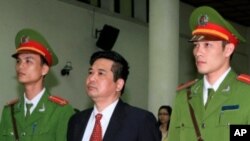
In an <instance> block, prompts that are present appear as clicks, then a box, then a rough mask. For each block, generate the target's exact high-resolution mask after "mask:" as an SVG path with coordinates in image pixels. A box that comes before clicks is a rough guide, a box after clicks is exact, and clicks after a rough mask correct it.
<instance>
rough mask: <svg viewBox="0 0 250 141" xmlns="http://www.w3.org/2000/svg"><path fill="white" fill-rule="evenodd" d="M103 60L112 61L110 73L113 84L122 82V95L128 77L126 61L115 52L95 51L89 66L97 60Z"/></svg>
mask: <svg viewBox="0 0 250 141" xmlns="http://www.w3.org/2000/svg"><path fill="white" fill-rule="evenodd" d="M100 58H105V59H109V60H112V61H113V62H114V63H113V65H112V67H111V71H112V72H113V76H114V82H116V81H117V80H118V79H120V78H121V79H123V80H124V86H123V88H122V90H121V94H123V92H124V89H125V84H126V81H127V78H128V75H129V65H128V62H127V61H126V59H125V58H124V57H123V56H122V55H120V54H119V53H117V52H115V51H97V52H95V53H94V54H93V55H92V56H91V58H90V61H89V63H90V65H93V64H94V62H95V61H96V60H97V59H100Z"/></svg>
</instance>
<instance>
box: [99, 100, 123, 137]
mask: <svg viewBox="0 0 250 141" xmlns="http://www.w3.org/2000/svg"><path fill="white" fill-rule="evenodd" d="M124 108H125V106H124V103H123V102H122V100H119V102H118V103H117V105H116V108H115V110H114V112H113V114H112V116H111V119H110V121H109V125H108V127H107V130H106V133H105V135H104V138H103V141H111V140H114V138H115V135H117V132H118V131H119V130H120V127H121V123H122V120H123V119H124V118H125V116H126V112H125V111H126V110H125V109H124Z"/></svg>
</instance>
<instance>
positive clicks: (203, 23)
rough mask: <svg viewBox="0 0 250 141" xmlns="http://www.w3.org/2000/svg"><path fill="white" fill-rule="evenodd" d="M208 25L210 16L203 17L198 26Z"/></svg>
mask: <svg viewBox="0 0 250 141" xmlns="http://www.w3.org/2000/svg"><path fill="white" fill-rule="evenodd" d="M207 23H208V16H207V15H201V16H200V17H199V18H198V25H206V24H207Z"/></svg>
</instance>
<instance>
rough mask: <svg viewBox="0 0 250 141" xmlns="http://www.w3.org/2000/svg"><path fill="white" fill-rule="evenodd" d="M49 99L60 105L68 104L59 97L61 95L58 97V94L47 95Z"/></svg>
mask: <svg viewBox="0 0 250 141" xmlns="http://www.w3.org/2000/svg"><path fill="white" fill-rule="evenodd" d="M49 100H50V101H52V102H54V103H56V104H59V105H61V106H64V105H67V104H68V101H67V100H65V99H63V98H61V97H58V96H52V95H51V96H49Z"/></svg>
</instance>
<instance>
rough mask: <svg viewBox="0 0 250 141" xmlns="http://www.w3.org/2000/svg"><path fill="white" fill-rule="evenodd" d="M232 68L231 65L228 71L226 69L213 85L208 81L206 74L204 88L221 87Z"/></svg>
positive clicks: (215, 89) (215, 88)
mask: <svg viewBox="0 0 250 141" xmlns="http://www.w3.org/2000/svg"><path fill="white" fill-rule="evenodd" d="M230 70H231V67H229V68H228V69H227V71H225V72H224V73H223V74H222V75H221V76H220V77H219V79H218V80H216V81H215V83H214V84H213V85H211V84H209V82H208V81H207V78H206V76H205V75H204V79H203V80H204V88H205V89H208V88H213V89H214V91H217V89H218V88H219V86H220V84H221V83H222V81H223V80H224V79H225V78H226V76H227V74H228V73H229V71H230Z"/></svg>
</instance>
